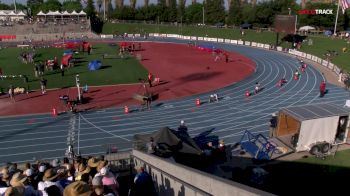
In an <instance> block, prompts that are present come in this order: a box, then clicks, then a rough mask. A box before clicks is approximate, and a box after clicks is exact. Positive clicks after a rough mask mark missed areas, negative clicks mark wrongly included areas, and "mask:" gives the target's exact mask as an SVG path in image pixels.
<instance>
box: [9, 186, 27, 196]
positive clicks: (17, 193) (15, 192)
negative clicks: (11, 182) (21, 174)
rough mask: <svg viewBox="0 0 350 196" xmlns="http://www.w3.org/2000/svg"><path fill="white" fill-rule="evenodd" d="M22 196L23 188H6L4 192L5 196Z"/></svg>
mask: <svg viewBox="0 0 350 196" xmlns="http://www.w3.org/2000/svg"><path fill="white" fill-rule="evenodd" d="M23 195H24V187H22V186H17V187H8V188H7V189H6V191H5V196H23Z"/></svg>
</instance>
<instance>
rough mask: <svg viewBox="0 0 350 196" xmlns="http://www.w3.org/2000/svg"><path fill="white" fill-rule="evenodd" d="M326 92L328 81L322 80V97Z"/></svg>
mask: <svg viewBox="0 0 350 196" xmlns="http://www.w3.org/2000/svg"><path fill="white" fill-rule="evenodd" d="M325 94H326V81H324V80H323V81H322V82H321V84H320V97H324V95H325Z"/></svg>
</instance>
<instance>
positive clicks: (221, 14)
mask: <svg viewBox="0 0 350 196" xmlns="http://www.w3.org/2000/svg"><path fill="white" fill-rule="evenodd" d="M205 15H206V21H207V22H208V23H210V24H215V23H217V22H225V16H226V12H225V5H224V0H206V3H205Z"/></svg>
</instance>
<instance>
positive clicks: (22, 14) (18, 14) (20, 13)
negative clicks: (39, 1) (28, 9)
mask: <svg viewBox="0 0 350 196" xmlns="http://www.w3.org/2000/svg"><path fill="white" fill-rule="evenodd" d="M17 16H25V14H24V12H23V11H20V12H18V13H17Z"/></svg>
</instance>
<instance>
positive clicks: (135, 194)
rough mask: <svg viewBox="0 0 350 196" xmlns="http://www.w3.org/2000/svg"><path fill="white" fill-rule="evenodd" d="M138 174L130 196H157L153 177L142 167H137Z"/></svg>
mask: <svg viewBox="0 0 350 196" xmlns="http://www.w3.org/2000/svg"><path fill="white" fill-rule="evenodd" d="M135 169H136V171H137V174H136V176H135V178H134V184H133V186H132V188H131V190H130V194H129V195H130V196H139V195H142V196H143V195H147V196H154V195H157V193H156V190H155V188H154V184H153V180H152V177H151V176H150V175H149V174H148V173H147V172H146V171H145V170H144V167H142V166H136V167H135Z"/></svg>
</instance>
